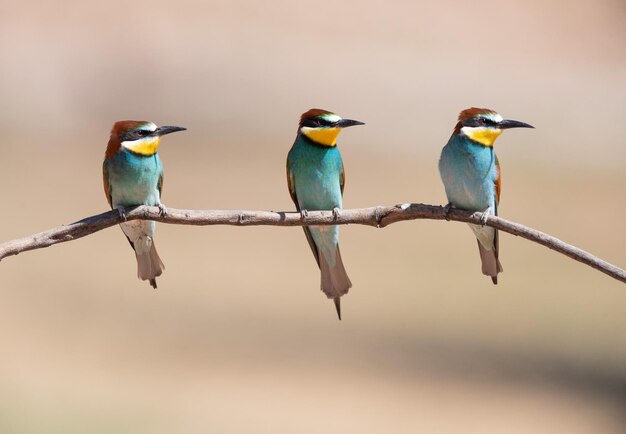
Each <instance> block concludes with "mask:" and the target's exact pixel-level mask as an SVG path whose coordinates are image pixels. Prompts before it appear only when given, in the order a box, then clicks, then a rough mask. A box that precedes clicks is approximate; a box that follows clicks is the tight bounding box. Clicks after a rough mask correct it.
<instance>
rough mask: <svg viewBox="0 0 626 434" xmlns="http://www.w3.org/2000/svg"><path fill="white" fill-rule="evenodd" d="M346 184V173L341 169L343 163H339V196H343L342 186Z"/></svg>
mask: <svg viewBox="0 0 626 434" xmlns="http://www.w3.org/2000/svg"><path fill="white" fill-rule="evenodd" d="M345 184H346V171H345V170H344V168H343V162H341V173H340V174H339V186H340V187H341V196H343V186H344V185H345Z"/></svg>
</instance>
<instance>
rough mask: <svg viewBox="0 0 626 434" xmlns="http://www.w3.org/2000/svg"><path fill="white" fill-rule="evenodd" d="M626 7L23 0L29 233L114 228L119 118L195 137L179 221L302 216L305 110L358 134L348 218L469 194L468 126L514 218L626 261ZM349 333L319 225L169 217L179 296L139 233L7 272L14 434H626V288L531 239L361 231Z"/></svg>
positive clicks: (6, 215)
mask: <svg viewBox="0 0 626 434" xmlns="http://www.w3.org/2000/svg"><path fill="white" fill-rule="evenodd" d="M624 22H626V5H625V4H624V3H623V1H622V0H599V1H596V2H585V1H579V0H574V1H567V2H566V1H555V2H545V1H543V0H526V1H510V2H487V1H475V2H461V1H454V0H443V1H439V2H415V1H400V0H398V1H385V2H383V1H373V0H367V1H363V0H362V1H336V2H321V3H320V2H318V3H315V2H296V1H270V2H251V1H230V2H227V1H224V2H217V1H186V0H182V1H177V2H164V1H160V0H157V1H152V2H132V3H128V2H119V1H109V2H106V3H93V4H92V3H89V2H78V1H61V2H56V3H52V2H39V3H37V2H21V3H19V4H18V3H17V2H8V1H5V2H3V3H1V4H0V64H1V65H2V67H1V68H0V95H2V99H1V103H0V130H1V131H2V141H1V142H0V150H1V152H2V153H1V155H2V158H1V159H0V186H1V187H0V192H1V197H2V203H3V205H4V206H3V212H2V217H1V219H2V225H0V241H5V240H9V239H12V238H17V237H20V236H24V235H27V234H30V233H34V232H37V231H41V230H45V229H47V228H50V227H52V226H56V225H59V224H62V223H70V222H72V221H75V220H78V219H79V218H82V217H85V216H88V215H92V214H96V213H99V212H102V211H104V210H106V208H107V204H106V200H105V198H104V195H103V193H102V186H101V161H102V158H103V153H104V149H105V145H106V142H107V139H108V132H109V128H110V126H111V124H112V123H113V122H114V121H115V120H119V119H128V118H130V119H145V120H151V121H154V122H156V123H159V124H174V125H183V126H186V127H187V128H189V131H187V132H184V133H181V134H177V135H175V136H168V137H167V138H166V139H164V141H163V144H162V146H161V148H160V154H161V157H162V158H163V161H164V165H165V187H164V192H163V193H164V196H163V199H164V203H165V204H166V205H168V206H170V207H177V208H197V209H210V208H217V209H238V208H239V209H241V208H243V209H266V210H269V209H274V210H285V209H293V205H292V203H291V201H290V198H289V195H288V193H287V189H286V181H285V174H284V162H285V158H286V154H287V151H288V150H289V148H290V146H291V144H292V141H293V138H294V136H295V132H296V125H297V121H298V117H299V115H300V113H302V112H303V111H305V110H307V109H308V108H310V107H322V108H327V109H330V110H333V111H335V112H337V113H339V114H341V115H343V116H345V117H351V118H355V119H359V120H362V121H364V122H366V123H367V125H366V126H364V127H360V128H354V129H350V130H349V131H346V132H344V134H343V135H342V136H341V137H340V147H341V150H342V153H343V157H344V161H345V165H346V170H347V185H346V194H345V206H346V207H362V206H372V205H377V204H394V203H400V202H407V201H414V202H423V203H433V204H442V203H444V202H445V195H444V192H443V188H442V186H441V184H440V181H439V176H438V173H437V159H438V156H439V152H440V150H441V147H442V146H443V145H444V144H445V142H446V141H447V139H448V137H449V134H450V132H451V130H452V128H453V126H454V123H455V119H456V116H457V114H458V112H459V111H460V110H461V109H463V108H466V107H469V106H472V105H475V106H487V107H491V108H494V109H496V110H498V111H499V112H500V113H501V114H503V115H504V116H505V117H508V118H512V119H517V120H522V121H525V122H529V123H531V124H533V125H535V126H536V128H537V129H536V130H516V131H515V130H514V131H507V132H506V133H505V134H504V135H503V136H502V137H501V138H500V139H499V141H498V143H497V145H496V146H497V151H498V154H499V157H500V161H501V163H502V167H503V173H504V175H503V197H502V203H501V207H500V211H501V215H502V216H503V217H505V218H509V219H511V220H513V221H517V222H521V223H524V224H527V225H529V226H532V227H535V228H538V229H540V230H543V231H546V232H548V233H551V234H554V235H555V236H558V237H560V238H562V239H563V240H565V241H567V242H570V243H573V244H575V245H577V246H580V247H582V248H584V249H587V250H588V251H590V252H592V253H595V254H597V255H599V256H600V257H602V258H604V259H606V260H608V261H610V262H613V263H615V264H617V265H619V266H621V267H624V266H626V255H625V253H624V246H625V245H626V231H625V230H624V215H625V213H626V199H625V194H624V187H625V186H626V172H625V171H624V166H625V164H626V146H625V142H624V131H623V130H624V118H625V115H626V105H625V101H626V26H624ZM341 238H342V250H343V257H344V262H345V263H346V266H347V269H348V272H349V274H350V277H351V278H352V281H353V283H354V287H353V289H352V290H351V292H350V294H349V295H348V296H347V297H345V299H344V302H343V305H344V320H343V321H341V322H339V321H337V320H336V319H335V313H334V309H333V307H332V303H331V302H329V301H327V300H326V299H325V298H324V296H323V294H322V293H321V292H320V291H319V271H318V270H317V269H316V266H315V263H314V260H313V258H312V257H311V254H310V251H309V248H308V246H307V245H306V241H305V239H304V236H303V234H302V232H301V230H300V229H299V228H271V227H264V228H230V227H206V228H198V227H183V226H172V225H164V224H161V225H159V228H158V232H157V238H156V240H157V241H156V242H157V244H158V248H159V252H160V253H161V256H162V258H163V260H164V262H165V264H166V267H167V269H166V272H165V274H164V275H163V276H162V278H161V279H160V280H159V289H158V290H157V291H154V290H152V289H151V288H150V287H149V286H148V285H147V284H146V283H145V282H140V281H139V280H137V279H136V277H135V273H136V268H135V267H136V265H135V261H134V257H133V254H132V252H131V250H130V249H129V247H128V244H127V243H126V241H125V240H124V237H123V235H122V233H121V232H120V231H119V229H117V228H111V229H109V230H105V231H102V232H99V233H97V234H95V235H93V236H90V237H88V238H84V239H81V240H79V241H76V242H71V243H66V244H63V245H58V246H54V247H51V248H49V249H44V250H38V251H35V252H29V253H25V254H23V255H20V256H19V257H12V258H7V259H6V260H4V261H2V263H0V298H1V302H0V348H1V349H2V355H1V356H0V432H2V433H86V432H89V433H112V432H115V433H201V432H202V433H206V432H217V433H294V432H297V433H319V432H324V433H381V432H394V433H415V432H432V433H435V432H437V433H440V432H450V433H458V432H471V433H503V432H506V433H529V432H533V433H555V432H569V433H621V432H624V430H626V416H625V415H624V414H625V413H624V409H625V408H624V407H625V404H626V287H625V286H624V285H623V284H620V283H618V282H616V281H614V280H611V279H610V278H608V277H607V276H605V275H603V274H601V273H599V272H597V271H594V270H592V269H590V268H588V267H586V266H583V265H581V264H579V263H576V262H574V261H572V260H570V259H567V258H565V257H564V256H562V255H559V254H556V253H554V252H551V251H549V250H547V249H545V248H543V247H540V246H538V245H536V244H531V243H529V242H527V241H524V240H521V239H517V238H515V237H512V236H509V235H507V234H503V236H502V239H501V251H502V253H501V257H502V262H503V264H504V268H505V273H504V274H503V275H502V276H501V279H500V284H499V285H498V286H497V287H494V286H492V285H491V283H490V281H489V279H487V278H485V277H484V276H482V275H481V274H480V265H479V258H478V252H477V251H476V250H477V249H476V243H475V241H474V240H473V238H472V235H471V232H470V231H469V229H468V228H467V227H465V226H464V225H461V224H456V223H442V222H433V221H416V222H410V223H400V224H396V225H393V226H391V227H389V228H386V229H384V230H375V229H372V228H369V227H359V226H350V227H343V228H342V230H341Z"/></svg>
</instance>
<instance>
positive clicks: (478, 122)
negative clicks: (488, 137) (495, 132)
mask: <svg viewBox="0 0 626 434" xmlns="http://www.w3.org/2000/svg"><path fill="white" fill-rule="evenodd" d="M496 125H498V123H497V122H495V121H494V120H492V119H489V118H482V117H479V118H472V119H468V120H467V121H466V122H465V124H464V125H463V126H464V127H494V126H496Z"/></svg>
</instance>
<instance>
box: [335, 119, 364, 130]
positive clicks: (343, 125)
mask: <svg viewBox="0 0 626 434" xmlns="http://www.w3.org/2000/svg"><path fill="white" fill-rule="evenodd" d="M354 125H365V122H361V121H355V120H352V119H341V120H339V121H337V122H336V123H335V126H336V127H339V128H347V127H353V126H354Z"/></svg>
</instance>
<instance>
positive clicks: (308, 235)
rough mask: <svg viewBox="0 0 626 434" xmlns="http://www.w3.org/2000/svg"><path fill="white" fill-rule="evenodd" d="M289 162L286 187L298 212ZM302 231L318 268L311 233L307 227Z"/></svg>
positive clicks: (318, 260) (303, 227)
mask: <svg viewBox="0 0 626 434" xmlns="http://www.w3.org/2000/svg"><path fill="white" fill-rule="evenodd" d="M289 166H290V165H289V160H287V186H288V187H289V194H290V195H291V200H293V203H294V204H295V205H296V209H297V210H298V212H300V211H301V210H300V205H299V204H298V196H297V195H296V183H295V181H294V177H293V172H292V170H291V167H289ZM302 229H303V230H304V235H306V240H307V241H308V242H309V246H310V247H311V251H312V252H313V256H315V260H316V261H317V266H318V267H319V266H320V258H319V251H318V250H317V246H316V245H315V241H313V236H312V235H311V231H310V230H309V228H308V226H302Z"/></svg>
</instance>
